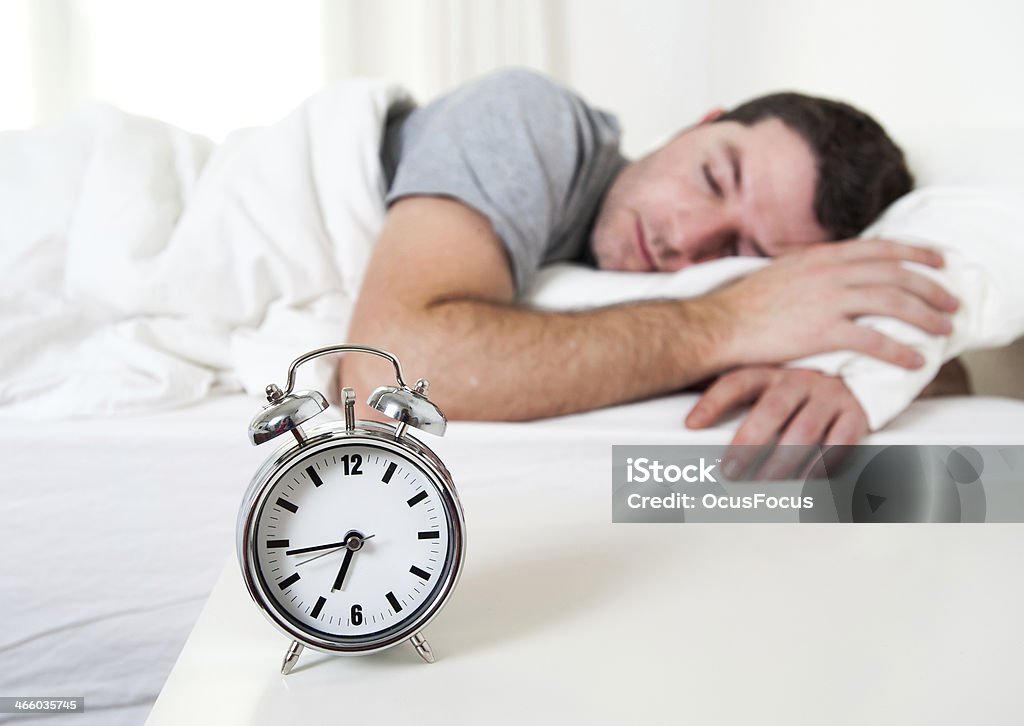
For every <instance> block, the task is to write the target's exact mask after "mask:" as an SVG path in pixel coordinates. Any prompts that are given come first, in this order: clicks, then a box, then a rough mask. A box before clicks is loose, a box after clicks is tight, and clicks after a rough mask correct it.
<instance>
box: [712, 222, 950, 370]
mask: <svg viewBox="0 0 1024 726" xmlns="http://www.w3.org/2000/svg"><path fill="white" fill-rule="evenodd" d="M904 262H917V263H920V264H922V265H927V266H929V267H936V268H938V267H942V265H943V260H942V256H941V255H939V254H938V253H936V252H932V251H931V250H926V249H923V248H920V247H912V246H910V245H904V244H900V243H897V242H890V241H887V240H878V239H871V240H852V241H848V242H832V243H825V244H820V245H815V246H813V247H810V248H805V249H803V250H801V251H797V252H794V253H791V254H788V255H785V256H783V257H780V258H778V259H776V260H775V262H773V263H772V264H771V265H770V266H769V267H767V268H765V269H763V270H760V271H758V272H756V273H754V274H753V275H750V276H748V277H746V278H744V279H742V280H740V281H738V282H736V283H735V284H733V285H730V286H729V287H727V288H724V289H723V290H721V291H718V292H716V293H713V294H712V295H710V296H709V297H708V300H709V302H710V301H714V302H715V303H716V304H718V305H720V306H721V307H722V309H723V310H724V311H725V313H726V315H725V319H726V320H728V321H729V323H728V325H729V327H730V330H729V331H728V332H727V334H726V335H725V336H723V344H724V345H725V346H726V347H727V351H726V352H725V355H724V357H725V358H726V359H727V360H731V361H734V362H735V364H736V365H738V366H742V365H755V364H764V363H782V362H785V361H788V360H794V359H796V358H801V357H804V356H807V355H813V354H816V353H824V352H826V351H832V350H852V351H855V352H858V353H863V354H866V355H869V356H872V357H874V358H878V359H880V360H883V361H886V362H889V363H893V364H895V365H898V366H902V367H904V368H918V367H920V366H921V365H923V364H924V359H923V358H922V357H921V355H920V354H919V353H918V352H917V351H915V350H914V349H913V348H911V347H910V346H907V345H902V344H900V343H897V342H896V341H895V340H893V339H891V338H889V337H887V336H885V335H883V334H882V333H880V332H878V331H876V330H872V329H871V328H868V327H866V326H863V325H858V324H857V323H856V322H854V319H855V318H856V317H858V316H861V315H884V316H889V317H893V318H898V319H899V320H903V321H904V322H907V323H910V324H911V325H914V326H917V327H918V328H921V329H922V330H924V331H925V332H928V333H932V334H933V335H946V334H948V333H950V332H951V331H952V327H951V323H950V318H949V313H951V312H953V311H954V310H956V308H957V306H958V301H957V300H956V298H954V297H953V296H952V295H950V294H949V293H948V292H946V291H945V290H944V289H943V288H942V287H941V286H940V285H938V284H936V283H935V282H934V281H932V280H930V279H929V278H927V277H925V276H924V275H922V274H919V273H917V272H914V271H913V270H910V269H907V268H906V267H904V265H903V264H902V263H904Z"/></svg>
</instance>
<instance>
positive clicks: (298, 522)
mask: <svg viewBox="0 0 1024 726" xmlns="http://www.w3.org/2000/svg"><path fill="white" fill-rule="evenodd" d="M450 507H451V504H450V502H449V500H448V499H447V498H446V497H445V496H444V495H443V494H442V492H441V489H440V488H439V486H438V484H437V482H436V480H435V477H434V476H432V475H430V474H428V473H427V469H426V468H424V467H422V466H420V465H418V464H416V463H415V462H414V461H413V459H412V458H411V457H409V456H407V455H405V454H403V453H399V452H398V451H395V450H392V449H389V448H386V447H384V446H378V445H374V444H370V443H358V444H357V443H346V444H341V445H335V446H332V447H330V448H324V449H319V450H315V451H313V452H312V453H310V454H307V455H306V456H303V457H301V458H299V459H297V460H295V461H294V462H293V463H291V464H290V465H289V466H288V467H287V468H286V469H284V470H283V471H282V472H281V473H280V475H279V476H277V478H276V479H275V480H273V482H272V484H271V486H270V488H269V491H268V494H267V496H266V497H264V498H263V504H262V506H261V508H260V511H259V512H258V514H257V516H256V521H255V527H254V529H253V532H254V539H253V540H252V547H253V560H254V564H255V566H256V569H257V573H256V574H257V576H258V577H259V579H260V580H261V584H262V589H263V591H264V593H265V595H266V596H267V597H269V598H270V599H271V600H272V601H273V603H274V604H275V605H276V607H275V608H274V609H275V610H276V611H277V612H278V613H279V614H280V615H282V616H283V617H284V618H285V619H287V620H288V621H289V622H290V623H291V624H292V625H293V626H297V627H298V628H299V629H300V630H302V631H305V632H311V633H314V634H315V635H316V636H319V637H321V638H325V639H327V640H330V641H332V642H341V643H344V642H350V643H373V642H379V641H381V640H383V639H387V638H389V637H393V636H395V635H396V634H400V632H401V631H403V629H404V628H407V627H408V626H410V625H415V624H416V623H417V622H419V621H420V620H421V617H420V616H421V615H422V614H423V613H424V611H425V610H426V609H428V608H430V607H431V606H432V605H433V604H435V602H436V601H437V599H438V597H439V596H440V595H441V594H442V591H443V585H444V583H445V581H446V580H447V579H448V575H449V574H450V572H451V568H452V566H453V559H454V555H453V550H454V549H455V548H453V546H452V545H453V542H452V538H453V536H454V534H453V532H454V528H453V516H452V512H451V510H450Z"/></svg>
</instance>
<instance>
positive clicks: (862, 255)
mask: <svg viewBox="0 0 1024 726" xmlns="http://www.w3.org/2000/svg"><path fill="white" fill-rule="evenodd" d="M831 244H832V246H834V247H836V248H837V252H836V254H837V255H838V256H839V258H840V259H842V260H848V261H852V260H867V259H875V260H900V261H902V262H918V263H920V264H922V265H927V266H928V267H935V268H941V267H943V266H944V265H945V264H946V263H945V260H944V258H943V257H942V255H941V254H939V253H938V252H936V251H934V250H930V249H927V248H925V247H916V246H914V245H908V244H903V243H902V242H893V241H892V240H887V239H854V240H849V241H848V242H833V243H831Z"/></svg>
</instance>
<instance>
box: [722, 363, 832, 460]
mask: <svg viewBox="0 0 1024 726" xmlns="http://www.w3.org/2000/svg"><path fill="white" fill-rule="evenodd" d="M810 375H814V374H810ZM809 393H810V386H809V385H807V384H806V381H803V382H800V381H796V380H795V379H793V378H788V379H787V381H786V382H785V383H783V384H781V385H776V386H772V387H770V388H768V390H767V391H765V393H764V394H763V395H762V396H761V398H760V399H759V400H758V402H757V403H756V404H755V405H754V407H753V408H752V409H751V410H750V414H749V415H748V416H747V418H746V420H745V421H744V422H743V424H742V425H741V426H740V427H739V429H738V430H737V431H736V435H735V436H733V439H732V442H731V443H730V444H729V448H728V450H727V451H726V453H725V461H724V462H723V464H722V470H723V471H724V472H725V474H726V476H728V477H730V478H731V479H736V478H738V477H740V476H742V475H743V474H744V473H745V472H747V470H748V469H750V467H751V466H752V465H753V464H754V462H755V461H756V460H757V459H759V458H760V456H761V454H762V453H763V452H764V448H763V447H765V446H771V445H772V444H774V443H775V441H776V439H777V438H778V434H779V432H780V431H781V430H782V429H783V427H784V426H785V425H786V422H787V421H789V419H790V418H791V417H792V416H793V413H794V412H795V411H796V410H797V409H798V408H800V406H801V405H802V404H803V403H804V401H806V400H807V396H808V395H809Z"/></svg>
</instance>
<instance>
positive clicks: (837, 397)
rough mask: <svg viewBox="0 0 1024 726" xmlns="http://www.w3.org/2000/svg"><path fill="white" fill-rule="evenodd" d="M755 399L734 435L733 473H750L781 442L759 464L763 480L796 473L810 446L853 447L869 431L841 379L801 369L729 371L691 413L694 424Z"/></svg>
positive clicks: (729, 472)
mask: <svg viewBox="0 0 1024 726" xmlns="http://www.w3.org/2000/svg"><path fill="white" fill-rule="evenodd" d="M752 401H756V403H755V404H754V407H753V408H752V409H751V411H750V414H749V415H748V416H747V419H746V420H745V421H744V422H743V424H742V425H741V426H740V428H739V430H738V431H737V432H736V435H735V436H734V437H733V439H732V444H731V447H740V448H731V449H730V452H729V456H728V457H727V458H728V459H729V460H728V461H727V462H726V465H725V469H724V470H725V473H726V475H728V476H737V475H738V474H742V473H743V472H745V471H746V470H747V469H748V468H749V467H750V465H751V464H753V463H754V460H755V459H756V458H757V457H758V456H759V455H760V454H761V453H763V449H759V448H758V447H763V446H766V445H770V444H776V446H777V447H787V448H776V450H775V452H774V453H773V454H772V456H771V457H770V458H769V459H768V461H766V462H765V463H764V464H763V465H762V466H761V467H760V474H761V476H762V477H763V478H767V479H778V478H785V477H787V476H791V475H792V474H794V473H795V472H796V471H797V470H798V469H799V466H800V464H801V463H803V461H804V459H805V458H806V455H807V454H808V449H807V448H805V447H808V446H820V445H824V446H832V445H852V444H855V443H857V442H858V441H859V440H860V439H861V438H863V437H864V436H865V435H866V434H867V433H868V420H867V417H866V416H865V415H864V410H863V409H862V408H861V407H860V404H859V403H858V402H857V399H856V398H854V396H853V394H852V393H850V390H849V389H848V388H847V387H846V384H845V383H843V381H842V380H841V379H839V378H836V377H834V376H827V375H825V374H824V373H820V372H818V371H812V370H805V369H800V368H775V367H754V368H741V369H739V370H736V371H732V372H730V373H726V374H725V375H723V376H721V377H720V378H719V379H718V380H717V381H715V382H714V383H713V384H712V385H711V387H710V388H708V390H707V392H705V393H704V395H703V396H701V398H700V400H699V401H697V405H695V406H694V407H693V410H692V411H690V414H689V416H687V417H686V425H687V426H688V427H690V428H694V429H696V428H704V427H707V426H710V425H711V424H713V423H714V422H715V421H717V420H718V419H720V418H722V417H723V416H724V415H725V414H727V413H729V412H730V411H732V410H733V409H735V408H737V407H739V406H743V405H745V404H747V403H750V402H752Z"/></svg>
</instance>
